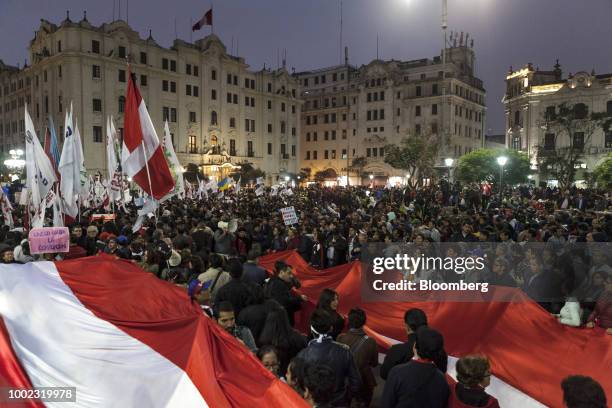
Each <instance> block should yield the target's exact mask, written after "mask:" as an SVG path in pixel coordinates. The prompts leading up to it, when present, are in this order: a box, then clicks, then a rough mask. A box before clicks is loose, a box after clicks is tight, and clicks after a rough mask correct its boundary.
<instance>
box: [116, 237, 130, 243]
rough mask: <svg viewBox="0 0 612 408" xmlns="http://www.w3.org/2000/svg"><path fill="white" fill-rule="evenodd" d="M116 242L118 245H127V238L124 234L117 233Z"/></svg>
mask: <svg viewBox="0 0 612 408" xmlns="http://www.w3.org/2000/svg"><path fill="white" fill-rule="evenodd" d="M117 243H118V244H119V245H127V244H128V239H127V237H126V236H125V235H119V236H118V237H117Z"/></svg>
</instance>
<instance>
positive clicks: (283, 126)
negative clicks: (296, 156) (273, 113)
mask: <svg viewBox="0 0 612 408" xmlns="http://www.w3.org/2000/svg"><path fill="white" fill-rule="evenodd" d="M280 128H281V133H282V134H285V132H286V131H287V124H286V123H285V121H284V120H281V123H280Z"/></svg>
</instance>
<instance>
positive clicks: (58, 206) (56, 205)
mask: <svg viewBox="0 0 612 408" xmlns="http://www.w3.org/2000/svg"><path fill="white" fill-rule="evenodd" d="M62 213H63V211H62V200H60V198H59V196H55V199H54V200H53V226H54V227H63V226H64V217H63V216H62Z"/></svg>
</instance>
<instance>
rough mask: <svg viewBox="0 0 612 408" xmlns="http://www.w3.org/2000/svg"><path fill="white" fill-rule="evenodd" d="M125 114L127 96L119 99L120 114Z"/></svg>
mask: <svg viewBox="0 0 612 408" xmlns="http://www.w3.org/2000/svg"><path fill="white" fill-rule="evenodd" d="M123 112H125V96H120V97H119V113H123Z"/></svg>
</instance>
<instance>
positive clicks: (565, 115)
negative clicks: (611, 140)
mask: <svg viewBox="0 0 612 408" xmlns="http://www.w3.org/2000/svg"><path fill="white" fill-rule="evenodd" d="M542 125H543V126H542V127H543V128H544V129H545V130H546V136H545V137H546V138H547V139H545V140H544V144H543V145H540V146H537V161H538V165H539V168H540V172H541V175H542V176H544V177H546V176H551V177H553V178H554V179H556V180H557V181H558V182H559V186H560V187H561V188H562V189H566V188H568V187H570V186H571V185H572V183H573V182H574V180H575V177H576V167H578V165H579V164H580V163H581V160H582V159H583V157H584V147H585V146H588V145H589V142H590V140H591V137H592V136H593V133H595V131H596V130H598V129H600V128H601V129H603V130H604V132H608V131H609V130H610V128H611V126H612V118H610V117H609V116H608V115H607V113H604V112H591V113H589V111H588V107H587V106H586V105H585V104H583V103H577V104H576V105H574V106H572V107H568V106H567V104H565V103H562V104H560V105H558V106H555V111H554V112H552V110H550V111H547V112H546V114H545V115H544V118H543V120H542Z"/></svg>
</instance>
